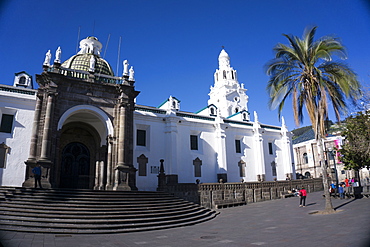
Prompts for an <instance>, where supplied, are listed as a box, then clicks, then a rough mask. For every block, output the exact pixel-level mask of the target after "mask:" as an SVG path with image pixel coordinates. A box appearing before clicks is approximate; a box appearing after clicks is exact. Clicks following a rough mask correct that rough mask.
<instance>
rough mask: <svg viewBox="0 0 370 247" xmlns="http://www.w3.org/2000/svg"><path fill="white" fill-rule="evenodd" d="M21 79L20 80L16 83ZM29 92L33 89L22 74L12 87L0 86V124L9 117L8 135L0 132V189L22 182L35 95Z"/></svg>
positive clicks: (26, 75) (3, 130)
mask: <svg viewBox="0 0 370 247" xmlns="http://www.w3.org/2000/svg"><path fill="white" fill-rule="evenodd" d="M22 77H23V78H24V79H21V80H20V78H22ZM30 88H33V87H32V78H31V77H30V76H29V75H28V74H26V73H24V72H21V73H17V74H16V76H15V80H14V85H13V87H12V86H5V85H0V114H1V121H6V119H5V118H4V116H13V120H12V121H10V124H11V126H9V128H10V129H9V130H10V132H9V131H7V130H6V129H2V130H1V131H0V143H1V144H3V145H2V148H1V149H2V150H1V149H0V152H4V154H5V157H4V156H1V161H0V163H1V168H0V185H6V186H22V183H23V182H24V179H25V171H26V165H25V164H24V161H25V160H27V157H28V154H29V147H30V141H31V132H32V124H33V116H34V110H35V105H36V93H37V90H33V89H30ZM10 118H12V117H10ZM1 124H3V123H1ZM8 132H9V133H8ZM4 144H5V145H4Z"/></svg>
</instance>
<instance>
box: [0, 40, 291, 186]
mask: <svg viewBox="0 0 370 247" xmlns="http://www.w3.org/2000/svg"><path fill="white" fill-rule="evenodd" d="M101 48H102V45H101V43H100V42H99V41H98V40H97V39H96V38H95V37H88V38H86V39H84V40H82V41H81V42H80V51H79V52H78V53H77V54H76V55H73V56H72V57H71V58H69V59H67V60H66V61H64V62H62V61H61V49H60V48H58V50H57V52H56V55H55V60H54V64H53V65H51V64H50V61H51V54H50V51H49V52H48V53H47V54H46V56H45V61H44V71H43V73H42V74H40V75H36V81H37V83H38V85H39V86H38V90H33V89H27V88H25V89H22V90H25V91H27V92H28V91H29V92H32V94H31V95H28V96H27V97H28V98H27V104H25V103H24V104H23V105H12V104H11V102H12V101H9V100H8V99H7V98H6V97H5V96H6V95H4V98H3V96H2V95H0V96H1V97H2V98H1V105H0V107H1V109H8V108H11V109H14V111H12V112H11V114H10V115H12V116H13V117H14V119H15V121H14V125H13V126H12V127H11V129H10V133H1V135H4V138H3V139H2V141H3V144H2V145H3V148H2V149H1V147H0V150H4V151H3V161H4V162H3V163H4V166H3V168H0V172H1V173H2V175H3V176H2V180H1V185H11V186H25V187H32V186H33V178H32V173H31V169H32V167H34V166H35V165H37V164H40V165H41V166H42V170H43V178H42V184H43V186H44V187H45V188H48V187H55V188H89V189H98V190H136V189H139V190H156V188H157V185H158V177H157V176H158V172H159V169H160V164H161V163H162V164H163V167H164V172H165V174H166V176H167V182H168V183H195V182H196V180H198V181H199V182H201V183H207V182H219V181H223V182H240V181H273V180H286V179H294V178H295V176H294V175H295V169H294V163H293V151H292V143H291V136H292V134H291V132H289V131H288V129H287V128H286V126H285V123H284V120H283V121H282V126H271V125H266V124H262V123H260V122H259V121H258V115H257V113H256V112H254V114H253V115H254V119H253V121H251V119H250V113H249V110H248V107H247V103H248V96H247V95H246V91H247V89H245V88H244V85H243V84H240V83H239V82H238V77H237V71H236V70H234V69H233V68H232V67H231V66H230V58H229V56H228V54H227V53H226V51H225V50H222V51H221V53H220V55H219V58H218V61H219V68H218V69H216V72H215V74H214V85H213V86H212V87H211V91H210V93H209V96H210V98H209V100H208V105H207V106H206V107H204V108H202V109H201V110H200V111H198V112H196V113H190V112H185V111H182V110H181V109H180V100H179V99H177V98H176V97H172V96H170V97H169V98H168V99H167V100H165V101H164V102H163V103H162V104H161V105H160V106H159V107H151V106H144V105H140V104H136V99H135V98H136V96H137V95H138V94H139V92H138V91H135V88H134V84H135V78H134V70H133V67H131V68H129V64H128V62H127V60H125V61H124V68H123V75H122V76H121V77H117V76H115V75H114V74H113V71H112V69H111V67H110V65H109V63H108V62H107V61H105V60H104V59H103V58H101V57H100V51H101ZM22 75H27V74H26V73H24V72H23V74H19V75H16V78H17V76H18V78H19V79H18V83H17V84H16V83H15V84H14V86H13V87H9V86H8V87H6V86H4V87H5V88H12V89H11V90H13V91H14V90H20V86H21V85H30V83H31V82H32V80H30V77H27V76H26V77H25V79H20V78H22ZM16 80H17V79H16ZM27 83H29V84H27ZM31 84H32V83H31ZM31 88H32V87H31ZM36 92H37V97H36ZM22 97H25V96H24V95H23V94H19V93H14V92H13V93H12V98H14V101H17V99H18V98H19V99H21V98H22ZM18 104H19V103H18ZM23 108H27V109H25V110H23ZM23 111H24V112H23ZM5 112H6V111H5V110H4V111H3V110H2V114H3V113H4V114H7V113H5ZM4 114H3V115H4ZM8 115H9V114H8ZM21 116H24V118H25V120H26V119H27V121H24V122H22V121H23V120H22V119H23V117H22V118H21ZM21 120H22V121H21ZM1 124H2V123H1ZM8 130H9V129H8ZM21 130H22V131H24V132H25V133H24V134H22V135H18V131H19V132H20V131H21ZM1 135H0V137H2V136H1ZM9 150H11V151H9ZM16 152H19V153H20V154H19V155H17V154H16ZM14 154H16V155H17V158H16V159H15V157H13V155H14ZM5 177H7V178H5ZM8 177H14V178H12V179H11V180H9V179H10V178H9V179H8Z"/></svg>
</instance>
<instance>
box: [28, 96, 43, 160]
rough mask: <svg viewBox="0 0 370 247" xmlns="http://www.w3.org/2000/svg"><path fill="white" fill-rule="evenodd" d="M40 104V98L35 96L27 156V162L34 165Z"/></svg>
mask: <svg viewBox="0 0 370 247" xmlns="http://www.w3.org/2000/svg"><path fill="white" fill-rule="evenodd" d="M42 102H43V98H42V96H40V95H38V96H37V101H36V109H35V116H34V119H33V127H32V135H31V145H30V154H29V156H28V160H27V162H33V163H34V162H35V161H36V155H37V137H38V131H39V125H40V116H41V108H42ZM27 162H26V163H27Z"/></svg>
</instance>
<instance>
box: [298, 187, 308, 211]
mask: <svg viewBox="0 0 370 247" xmlns="http://www.w3.org/2000/svg"><path fill="white" fill-rule="evenodd" d="M299 197H300V198H299V207H306V197H307V191H306V190H305V189H304V187H302V189H301V190H300V191H299Z"/></svg>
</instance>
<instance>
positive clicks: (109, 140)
mask: <svg viewBox="0 0 370 247" xmlns="http://www.w3.org/2000/svg"><path fill="white" fill-rule="evenodd" d="M107 144H108V154H107V156H108V157H107V184H106V186H105V189H106V190H112V189H113V184H112V180H113V166H112V146H113V138H112V137H111V136H108V138H107Z"/></svg>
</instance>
